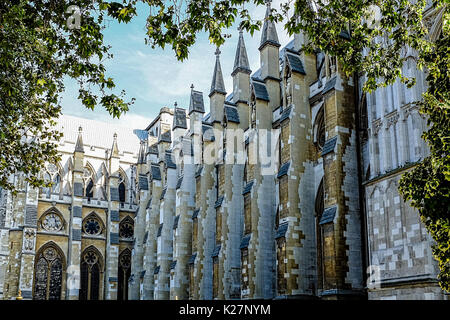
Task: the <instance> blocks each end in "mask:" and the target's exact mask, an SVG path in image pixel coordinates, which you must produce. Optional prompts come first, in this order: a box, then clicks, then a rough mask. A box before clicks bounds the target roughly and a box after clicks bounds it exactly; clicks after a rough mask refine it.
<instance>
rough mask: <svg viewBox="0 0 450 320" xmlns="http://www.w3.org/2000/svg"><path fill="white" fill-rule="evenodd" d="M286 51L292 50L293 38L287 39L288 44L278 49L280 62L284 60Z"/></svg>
mask: <svg viewBox="0 0 450 320" xmlns="http://www.w3.org/2000/svg"><path fill="white" fill-rule="evenodd" d="M287 51H290V52H294V39H292V40H291V41H289V42H288V44H287V45H285V46H284V47H283V48H282V49H281V50H280V62H281V63H283V62H284V57H285V55H286V52H287ZM296 53H297V52H296Z"/></svg>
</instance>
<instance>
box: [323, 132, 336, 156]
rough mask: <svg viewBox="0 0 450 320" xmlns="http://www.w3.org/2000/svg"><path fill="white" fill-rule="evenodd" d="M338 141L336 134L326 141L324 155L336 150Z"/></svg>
mask: <svg viewBox="0 0 450 320" xmlns="http://www.w3.org/2000/svg"><path fill="white" fill-rule="evenodd" d="M336 142H337V136H335V137H333V138H331V139H328V140H327V141H325V144H324V145H323V149H322V157H323V156H324V155H326V154H328V153H330V152H333V151H334V147H335V146H336Z"/></svg>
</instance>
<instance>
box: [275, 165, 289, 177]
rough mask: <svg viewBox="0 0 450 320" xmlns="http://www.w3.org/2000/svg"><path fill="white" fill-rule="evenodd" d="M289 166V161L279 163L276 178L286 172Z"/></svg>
mask: <svg viewBox="0 0 450 320" xmlns="http://www.w3.org/2000/svg"><path fill="white" fill-rule="evenodd" d="M290 166H291V162H290V161H288V162H285V163H283V164H282V165H281V167H280V170H279V171H278V174H277V178H281V177H282V176H284V175H286V174H287V173H288V170H289V167H290Z"/></svg>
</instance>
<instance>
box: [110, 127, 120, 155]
mask: <svg viewBox="0 0 450 320" xmlns="http://www.w3.org/2000/svg"><path fill="white" fill-rule="evenodd" d="M113 137H114V141H113V145H112V148H111V157H119V147H118V146H117V133H115V132H114V136H113Z"/></svg>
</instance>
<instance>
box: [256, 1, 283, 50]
mask: <svg viewBox="0 0 450 320" xmlns="http://www.w3.org/2000/svg"><path fill="white" fill-rule="evenodd" d="M271 2H272V1H271V0H266V6H267V9H266V18H265V19H264V26H263V30H262V35H261V44H260V46H259V50H262V48H263V47H264V46H265V45H266V44H268V43H270V44H272V45H274V46H276V47H279V46H280V43H279V41H278V35H277V29H276V28H275V23H274V22H273V21H271V20H270V18H269V17H270V16H271V15H272V8H271Z"/></svg>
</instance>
